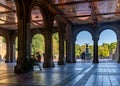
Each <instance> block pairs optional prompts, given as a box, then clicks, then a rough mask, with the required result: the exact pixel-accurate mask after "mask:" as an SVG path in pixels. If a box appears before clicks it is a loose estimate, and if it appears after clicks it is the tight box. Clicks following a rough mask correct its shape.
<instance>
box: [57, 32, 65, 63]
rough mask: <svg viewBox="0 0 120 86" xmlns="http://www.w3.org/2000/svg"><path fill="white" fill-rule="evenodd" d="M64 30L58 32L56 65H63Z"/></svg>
mask: <svg viewBox="0 0 120 86" xmlns="http://www.w3.org/2000/svg"><path fill="white" fill-rule="evenodd" d="M64 64H65V61H64V32H63V33H59V61H58V65H64Z"/></svg>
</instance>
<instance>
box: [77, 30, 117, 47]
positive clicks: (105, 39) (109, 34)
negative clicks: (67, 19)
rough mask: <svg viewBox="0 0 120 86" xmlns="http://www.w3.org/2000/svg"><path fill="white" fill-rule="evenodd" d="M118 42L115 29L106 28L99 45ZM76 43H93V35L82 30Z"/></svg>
mask: <svg viewBox="0 0 120 86" xmlns="http://www.w3.org/2000/svg"><path fill="white" fill-rule="evenodd" d="M112 42H117V37H116V34H115V32H114V31H112V30H105V31H103V32H102V33H101V34H100V38H99V41H98V44H99V45H102V44H103V43H112ZM75 43H76V44H79V45H84V44H85V43H89V45H93V40H92V36H91V34H90V33H89V32H87V31H82V32H80V33H79V34H78V35H77V38H76V42H75Z"/></svg>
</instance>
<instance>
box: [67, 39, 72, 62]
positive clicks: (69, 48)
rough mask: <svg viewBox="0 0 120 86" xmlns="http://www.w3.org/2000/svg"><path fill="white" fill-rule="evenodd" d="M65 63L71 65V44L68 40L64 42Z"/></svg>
mask: <svg viewBox="0 0 120 86" xmlns="http://www.w3.org/2000/svg"><path fill="white" fill-rule="evenodd" d="M66 62H67V63H72V42H71V40H70V39H67V40H66Z"/></svg>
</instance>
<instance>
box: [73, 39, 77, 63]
mask: <svg viewBox="0 0 120 86" xmlns="http://www.w3.org/2000/svg"><path fill="white" fill-rule="evenodd" d="M72 60H73V63H76V58H75V41H73V42H72Z"/></svg>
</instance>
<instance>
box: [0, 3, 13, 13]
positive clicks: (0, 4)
mask: <svg viewBox="0 0 120 86" xmlns="http://www.w3.org/2000/svg"><path fill="white" fill-rule="evenodd" d="M0 6H1V7H3V8H6V9H8V10H11V11H15V10H13V9H12V8H10V7H8V6H7V5H4V4H2V3H0Z"/></svg>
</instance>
